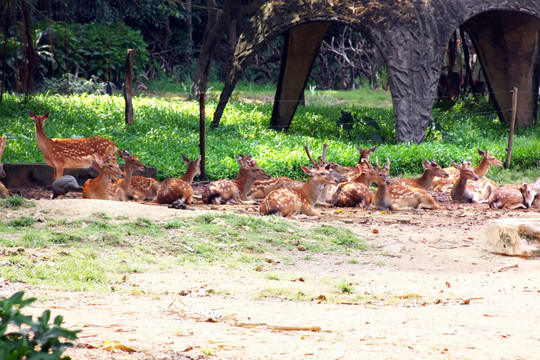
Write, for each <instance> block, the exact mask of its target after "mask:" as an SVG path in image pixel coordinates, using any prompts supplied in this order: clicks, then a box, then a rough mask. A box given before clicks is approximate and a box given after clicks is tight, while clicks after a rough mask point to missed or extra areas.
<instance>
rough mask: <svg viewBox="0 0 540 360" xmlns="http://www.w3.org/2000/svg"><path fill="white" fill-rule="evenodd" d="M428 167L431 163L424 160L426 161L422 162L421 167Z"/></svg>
mask: <svg viewBox="0 0 540 360" xmlns="http://www.w3.org/2000/svg"><path fill="white" fill-rule="evenodd" d="M429 165H431V163H430V162H429V161H428V160H426V161H424V162H423V163H422V167H423V168H424V169H427V168H428V167H429Z"/></svg>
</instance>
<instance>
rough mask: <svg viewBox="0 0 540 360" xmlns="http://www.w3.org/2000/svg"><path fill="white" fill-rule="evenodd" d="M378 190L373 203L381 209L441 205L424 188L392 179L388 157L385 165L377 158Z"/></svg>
mask: <svg viewBox="0 0 540 360" xmlns="http://www.w3.org/2000/svg"><path fill="white" fill-rule="evenodd" d="M376 164H377V169H378V170H377V175H378V179H377V183H378V185H377V192H376V193H375V195H373V205H374V206H375V207H377V208H378V209H379V210H387V209H390V210H404V209H410V208H413V209H432V210H438V209H440V208H441V207H440V206H439V204H437V202H436V201H435V199H434V198H433V197H432V196H431V195H430V194H429V193H428V192H427V191H426V190H424V189H421V188H415V187H411V186H407V185H403V184H400V183H396V184H393V183H392V182H391V181H390V160H389V159H388V158H387V159H386V164H385V165H384V167H381V166H380V165H379V161H378V159H377V161H376Z"/></svg>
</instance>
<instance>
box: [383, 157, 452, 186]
mask: <svg viewBox="0 0 540 360" xmlns="http://www.w3.org/2000/svg"><path fill="white" fill-rule="evenodd" d="M422 167H423V168H424V169H425V170H424V173H423V174H422V176H420V177H419V178H394V179H392V184H396V183H400V184H402V185H407V186H412V187H416V188H422V189H424V190H428V189H429V188H430V187H431V184H432V183H433V179H434V178H435V177H440V178H442V179H446V178H448V177H449V175H448V173H447V172H446V171H444V169H443V168H441V167H440V166H439V164H437V162H436V161H435V160H432V161H429V160H426V161H424V162H423V163H422Z"/></svg>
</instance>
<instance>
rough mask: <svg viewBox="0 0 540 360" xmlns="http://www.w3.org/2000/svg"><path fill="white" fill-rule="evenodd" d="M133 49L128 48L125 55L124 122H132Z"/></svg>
mask: <svg viewBox="0 0 540 360" xmlns="http://www.w3.org/2000/svg"><path fill="white" fill-rule="evenodd" d="M134 56H135V50H133V49H128V51H127V57H126V65H125V69H126V80H125V82H124V99H125V101H126V124H130V125H131V124H133V102H132V100H131V99H132V93H133V91H132V90H133V58H134Z"/></svg>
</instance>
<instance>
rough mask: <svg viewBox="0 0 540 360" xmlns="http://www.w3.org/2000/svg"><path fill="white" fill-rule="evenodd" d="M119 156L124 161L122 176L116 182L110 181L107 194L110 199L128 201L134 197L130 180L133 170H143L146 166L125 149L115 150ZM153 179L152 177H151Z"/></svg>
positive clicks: (131, 179)
mask: <svg viewBox="0 0 540 360" xmlns="http://www.w3.org/2000/svg"><path fill="white" fill-rule="evenodd" d="M117 153H118V156H120V157H121V158H122V159H124V161H125V162H126V163H125V165H124V178H123V179H120V180H118V183H112V184H111V185H110V186H109V195H110V197H111V198H112V199H115V200H118V201H128V199H129V200H133V199H134V195H133V191H132V181H133V178H134V176H133V172H134V171H144V169H146V166H145V165H144V164H143V163H142V161H141V160H139V158H137V157H136V156H133V155H131V154H130V153H129V151H127V150H126V149H124V150H122V151H120V150H118V151H117ZM152 180H153V179H152Z"/></svg>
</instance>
